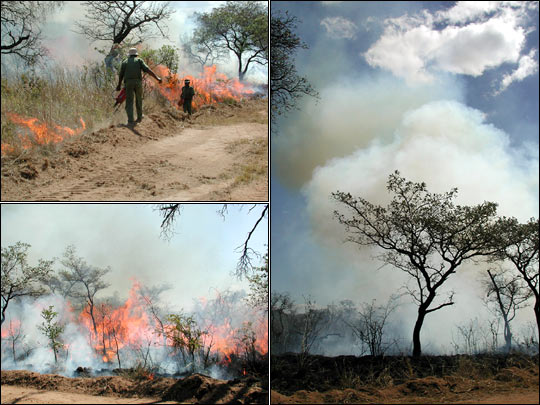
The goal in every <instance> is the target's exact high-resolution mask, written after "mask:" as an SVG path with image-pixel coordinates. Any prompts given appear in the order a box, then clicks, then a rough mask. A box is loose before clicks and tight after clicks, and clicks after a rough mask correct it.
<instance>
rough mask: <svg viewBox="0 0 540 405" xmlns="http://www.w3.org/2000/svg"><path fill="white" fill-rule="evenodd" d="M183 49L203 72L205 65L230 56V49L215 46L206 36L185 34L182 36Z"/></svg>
mask: <svg viewBox="0 0 540 405" xmlns="http://www.w3.org/2000/svg"><path fill="white" fill-rule="evenodd" d="M181 42H182V50H183V51H184V54H185V55H186V56H187V57H188V59H189V60H190V61H191V62H192V63H194V64H196V65H199V66H200V70H201V72H202V71H203V70H204V67H205V66H212V65H214V64H216V63H217V62H219V61H222V60H224V59H226V58H227V57H228V54H229V53H228V51H226V50H225V49H222V48H220V47H215V46H213V44H212V41H209V40H208V39H206V38H198V39H195V38H194V37H188V36H185V37H184V38H182V41H181Z"/></svg>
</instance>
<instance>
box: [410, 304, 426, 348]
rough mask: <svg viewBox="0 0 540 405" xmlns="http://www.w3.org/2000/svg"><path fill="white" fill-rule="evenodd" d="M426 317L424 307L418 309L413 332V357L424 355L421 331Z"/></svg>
mask: <svg viewBox="0 0 540 405" xmlns="http://www.w3.org/2000/svg"><path fill="white" fill-rule="evenodd" d="M425 317H426V309H425V308H424V307H423V306H420V307H418V318H417V319H416V323H415V324H414V330H413V357H420V355H421V354H422V345H421V344H420V330H421V329H422V324H423V323H424V318H425Z"/></svg>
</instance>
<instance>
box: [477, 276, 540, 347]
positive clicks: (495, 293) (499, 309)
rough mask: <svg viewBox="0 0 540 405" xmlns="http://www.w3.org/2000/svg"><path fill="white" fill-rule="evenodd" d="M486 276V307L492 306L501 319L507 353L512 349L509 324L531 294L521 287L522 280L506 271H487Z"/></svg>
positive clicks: (523, 286) (524, 287)
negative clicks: (487, 277) (487, 278)
mask: <svg viewBox="0 0 540 405" xmlns="http://www.w3.org/2000/svg"><path fill="white" fill-rule="evenodd" d="M487 274H488V276H489V280H486V282H485V284H484V285H485V290H486V299H487V304H488V307H489V306H493V307H494V308H495V313H496V314H497V315H499V316H501V317H502V319H503V323H504V332H503V333H504V341H505V352H507V353H508V352H509V351H510V349H511V347H512V331H511V329H510V322H511V321H512V320H513V319H514V318H515V316H516V311H517V310H518V309H519V308H522V307H523V304H524V303H525V302H526V301H527V300H528V299H529V297H530V296H531V295H532V293H531V292H530V291H528V290H527V287H526V286H525V285H523V282H522V280H520V279H519V278H518V277H516V276H514V275H511V274H509V272H507V271H493V270H487ZM490 304H491V305H490Z"/></svg>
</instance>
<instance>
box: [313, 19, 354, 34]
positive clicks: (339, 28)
mask: <svg viewBox="0 0 540 405" xmlns="http://www.w3.org/2000/svg"><path fill="white" fill-rule="evenodd" d="M321 25H322V26H323V27H324V28H326V32H327V33H328V35H330V36H331V37H332V38H337V39H341V38H347V39H353V38H354V37H355V36H356V32H357V31H358V27H357V26H356V24H355V23H353V22H352V21H350V20H347V19H346V18H343V17H326V18H324V19H323V20H322V21H321Z"/></svg>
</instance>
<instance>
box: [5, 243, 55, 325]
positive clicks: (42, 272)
mask: <svg viewBox="0 0 540 405" xmlns="http://www.w3.org/2000/svg"><path fill="white" fill-rule="evenodd" d="M29 248H30V245H29V244H28V243H22V242H17V243H15V245H11V246H8V247H7V248H2V283H1V284H2V288H1V292H2V318H1V321H0V325H1V324H2V323H4V320H5V319H6V309H7V307H8V304H9V302H10V301H11V300H13V299H17V298H22V297H39V296H41V295H43V294H45V293H46V292H47V290H46V289H45V288H44V287H43V285H41V283H42V282H43V281H46V280H47V278H48V277H49V275H50V273H51V272H52V264H53V261H52V260H41V259H40V260H39V262H38V265H37V266H29V265H28V261H27V256H28V252H27V251H28V249H29Z"/></svg>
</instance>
